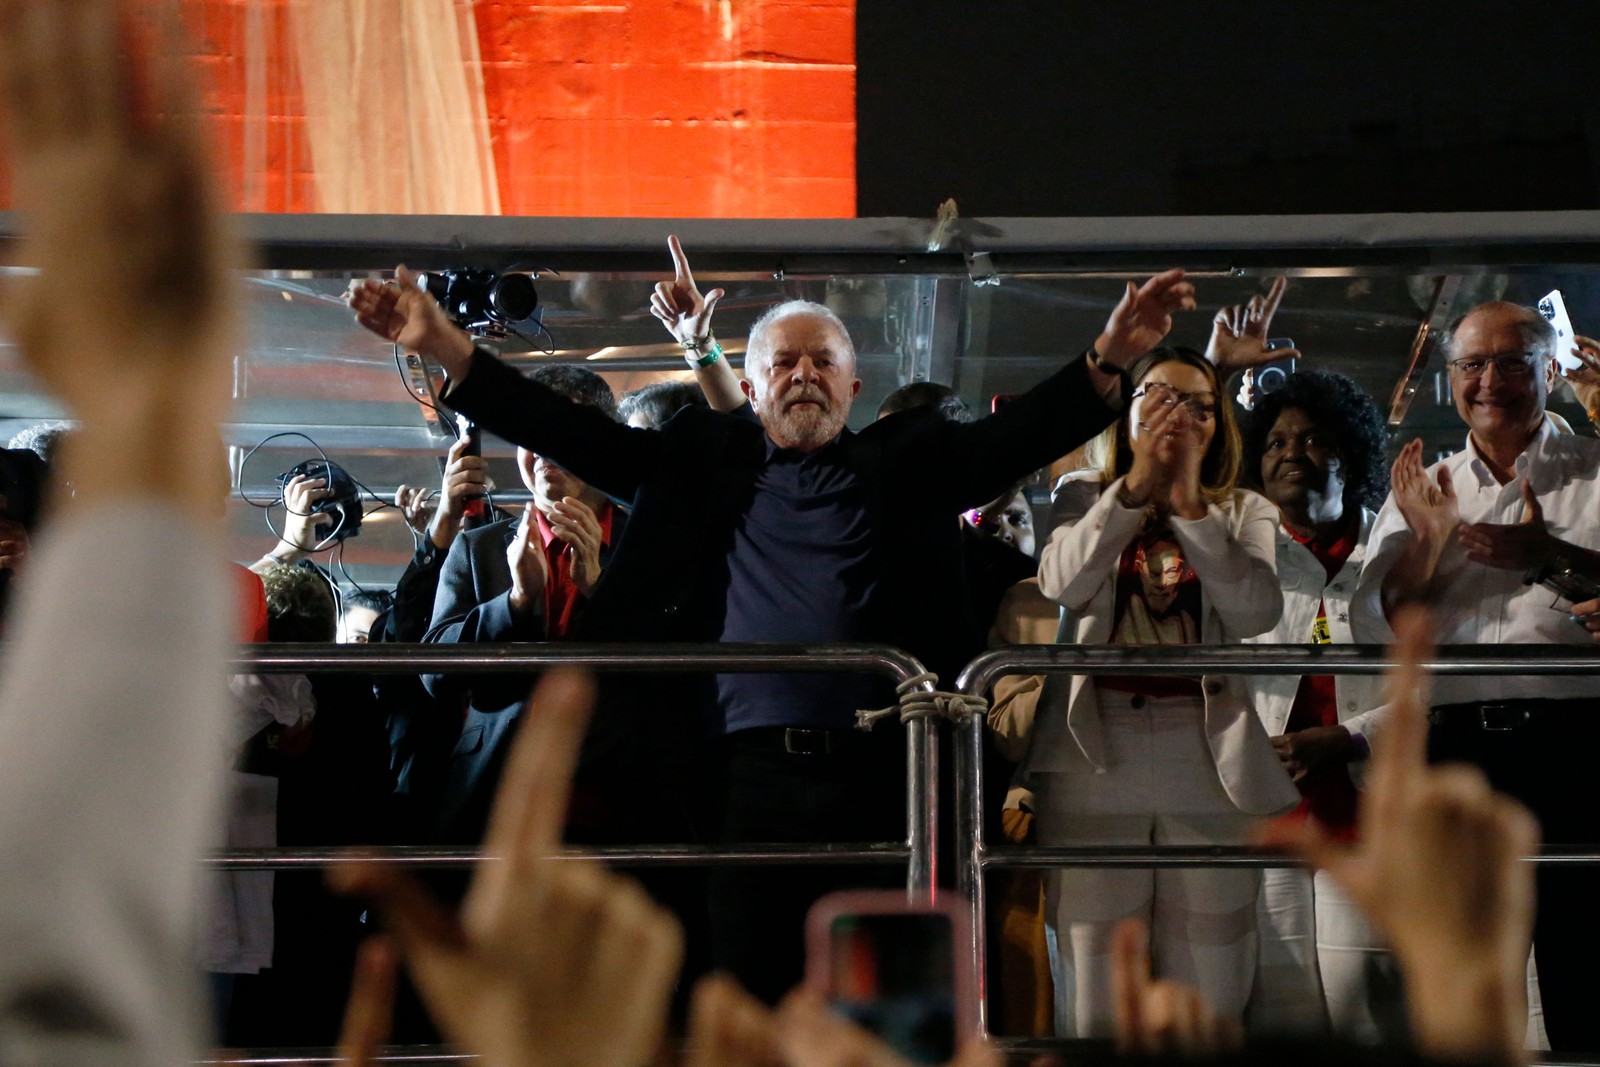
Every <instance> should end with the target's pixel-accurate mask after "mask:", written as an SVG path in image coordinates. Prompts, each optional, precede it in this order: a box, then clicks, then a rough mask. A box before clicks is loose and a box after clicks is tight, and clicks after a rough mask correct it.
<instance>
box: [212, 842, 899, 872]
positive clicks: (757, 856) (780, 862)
mask: <svg viewBox="0 0 1600 1067" xmlns="http://www.w3.org/2000/svg"><path fill="white" fill-rule="evenodd" d="M910 856H911V848H910V846H909V845H907V844H905V843H904V842H893V841H885V842H868V843H863V844H859V845H833V844H792V845H791V844H781V845H777V844H775V845H604V846H600V847H596V848H572V849H563V850H562V851H561V852H559V853H557V854H556V855H555V857H554V858H556V859H564V860H572V859H596V860H602V861H604V862H606V863H609V864H612V865H614V866H618V867H726V866H732V865H735V864H737V865H739V866H746V865H749V866H769V867H776V866H786V865H800V864H805V865H808V866H809V865H811V864H842V863H904V862H905V861H906V860H907V859H909V858H910ZM486 858H488V854H487V853H485V852H482V851H480V850H479V849H477V848H476V847H473V846H461V847H453V846H439V845H397V846H395V847H392V848H384V849H369V850H361V849H359V848H355V849H352V848H344V847H336V846H335V847H328V846H322V847H316V848H310V847H305V848H234V849H224V850H220V851H218V852H214V853H212V855H210V856H209V857H207V858H206V860H205V865H206V866H207V867H209V868H210V869H212V870H216V871H292V870H305V869H308V868H310V869H317V868H322V867H328V866H331V865H333V864H335V863H340V864H343V863H373V864H383V865H385V866H399V867H414V868H448V867H457V868H459V867H471V866H472V865H473V864H475V863H477V862H478V861H479V860H482V859H486Z"/></svg>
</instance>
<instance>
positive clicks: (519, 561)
mask: <svg viewBox="0 0 1600 1067" xmlns="http://www.w3.org/2000/svg"><path fill="white" fill-rule="evenodd" d="M506 563H507V564H509V565H510V567H511V593H510V601H511V608H512V610H513V611H517V612H521V613H527V612H529V611H531V610H532V609H533V605H534V604H535V603H536V602H537V603H539V604H543V603H544V583H545V581H546V580H547V579H548V578H549V575H550V561H549V560H547V559H546V558H545V555H544V542H543V540H542V539H541V538H540V537H539V522H538V519H536V518H535V517H534V508H533V505H532V504H531V503H530V504H524V505H523V506H522V521H521V522H520V523H518V524H517V533H516V536H515V537H513V538H512V539H511V544H510V545H509V546H507V548H506Z"/></svg>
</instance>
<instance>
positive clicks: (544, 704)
mask: <svg viewBox="0 0 1600 1067" xmlns="http://www.w3.org/2000/svg"><path fill="white" fill-rule="evenodd" d="M593 703H594V682H593V680H592V679H591V678H590V677H589V675H588V674H587V673H585V672H583V671H580V670H573V669H570V668H561V669H557V670H553V671H551V672H549V673H548V674H546V675H545V676H544V678H543V679H542V680H541V681H540V682H539V684H538V686H536V687H535V688H534V691H533V695H532V696H531V697H530V698H529V699H528V710H527V711H526V712H524V713H523V723H522V729H521V731H520V733H519V734H518V736H517V740H516V743H515V744H514V745H513V746H512V749H511V755H510V756H509V757H508V758H507V760H506V771H505V775H504V776H503V777H502V779H501V782H500V791H499V793H498V794H496V796H495V801H494V811H493V812H492V813H491V814H490V816H489V832H488V834H487V836H486V837H485V838H484V842H485V844H486V845H487V846H488V850H489V852H490V853H491V854H492V855H495V856H500V857H504V858H506V859H521V860H536V859H538V858H539V857H541V856H545V855H548V854H550V853H551V852H554V851H555V850H556V849H557V848H558V847H560V845H561V828H562V825H563V824H564V823H565V822H566V817H567V797H568V795H569V794H570V792H571V790H572V771H573V767H574V766H576V764H577V762H578V747H579V745H580V744H581V742H582V741H583V731H584V727H585V726H586V725H587V724H588V721H589V708H590V707H591V705H593ZM507 866H508V867H514V866H516V864H515V863H512V864H507Z"/></svg>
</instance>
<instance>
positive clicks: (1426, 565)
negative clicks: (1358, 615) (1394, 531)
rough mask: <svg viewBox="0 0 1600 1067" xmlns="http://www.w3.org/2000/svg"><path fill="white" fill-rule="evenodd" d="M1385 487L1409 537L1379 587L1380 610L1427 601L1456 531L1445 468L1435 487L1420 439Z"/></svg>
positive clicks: (1456, 511)
mask: <svg viewBox="0 0 1600 1067" xmlns="http://www.w3.org/2000/svg"><path fill="white" fill-rule="evenodd" d="M1389 486H1390V491H1391V492H1392V493H1393V495H1394V502H1395V506H1396V507H1397V508H1399V510H1400V515H1401V517H1402V518H1404V519H1405V520H1406V526H1407V527H1408V528H1409V529H1410V531H1411V538H1410V540H1409V542H1408V543H1407V544H1406V549H1405V554H1404V555H1403V556H1402V557H1401V558H1400V561H1399V562H1398V563H1397V564H1396V565H1395V566H1394V567H1393V569H1391V570H1390V571H1389V573H1388V575H1387V576H1386V577H1385V578H1384V582H1383V600H1384V604H1385V606H1386V607H1389V608H1392V607H1396V606H1398V605H1400V604H1404V603H1407V602H1410V601H1416V600H1422V599H1424V598H1426V597H1427V596H1428V595H1429V593H1430V590H1431V586H1432V584H1433V575H1434V572H1435V570H1436V569H1437V568H1438V564H1439V557H1440V556H1441V555H1442V554H1443V553H1444V550H1445V548H1446V547H1448V546H1449V544H1450V541H1451V539H1452V538H1454V537H1455V536H1456V532H1457V530H1458V529H1459V528H1460V526H1461V508H1460V506H1459V505H1458V504H1457V502H1456V491H1455V485H1454V484H1453V483H1452V482H1451V479H1450V471H1449V470H1448V469H1447V468H1445V467H1440V468H1439V471H1438V480H1437V481H1435V480H1434V479H1433V478H1430V477H1429V476H1428V471H1427V468H1425V467H1424V466H1423V463H1422V439H1421V438H1420V437H1419V438H1417V439H1415V440H1413V441H1411V442H1410V443H1409V444H1407V445H1405V446H1404V447H1403V448H1401V449H1400V454H1399V455H1398V456H1396V457H1395V461H1394V465H1393V466H1392V467H1390V468H1389Z"/></svg>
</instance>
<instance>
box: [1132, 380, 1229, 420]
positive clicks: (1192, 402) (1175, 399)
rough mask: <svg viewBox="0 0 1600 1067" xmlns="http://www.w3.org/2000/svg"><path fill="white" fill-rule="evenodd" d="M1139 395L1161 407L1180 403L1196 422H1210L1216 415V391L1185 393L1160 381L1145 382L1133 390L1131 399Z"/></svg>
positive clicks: (1137, 397)
mask: <svg viewBox="0 0 1600 1067" xmlns="http://www.w3.org/2000/svg"><path fill="white" fill-rule="evenodd" d="M1141 396H1142V397H1148V398H1149V399H1150V402H1151V403H1154V404H1160V405H1161V406H1162V407H1172V406H1173V405H1175V404H1182V405H1183V406H1184V407H1185V408H1187V409H1188V411H1189V415H1190V417H1191V418H1193V419H1194V420H1195V421H1196V422H1210V421H1211V420H1212V419H1214V418H1216V417H1217V394H1216V393H1185V392H1181V391H1179V390H1177V389H1174V388H1173V387H1172V386H1170V385H1166V384H1164V383H1162V382H1145V383H1144V384H1143V385H1141V386H1139V388H1137V389H1135V390H1134V391H1133V399H1135V400H1137V399H1139V398H1140V397H1141Z"/></svg>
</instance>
